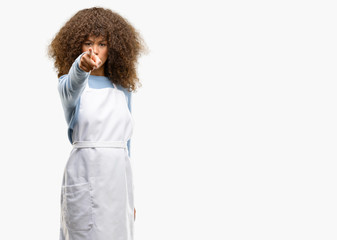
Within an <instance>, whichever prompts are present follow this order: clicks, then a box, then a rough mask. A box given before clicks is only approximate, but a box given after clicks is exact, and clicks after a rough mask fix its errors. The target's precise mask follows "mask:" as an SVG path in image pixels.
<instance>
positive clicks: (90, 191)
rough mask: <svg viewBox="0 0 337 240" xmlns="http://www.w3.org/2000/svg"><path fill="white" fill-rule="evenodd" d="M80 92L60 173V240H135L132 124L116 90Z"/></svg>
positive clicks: (119, 93) (123, 95) (120, 93)
mask: <svg viewBox="0 0 337 240" xmlns="http://www.w3.org/2000/svg"><path fill="white" fill-rule="evenodd" d="M86 81H87V85H86V87H85V89H84V91H83V92H82V95H81V99H80V105H79V113H78V120H77V123H76V124H75V126H74V129H73V149H72V150H71V153H70V156H69V159H68V161H67V164H66V167H65V169H64V175H63V183H62V191H61V227H60V240H133V234H134V207H135V206H134V196H133V193H134V187H133V174H132V163H131V160H130V158H129V156H128V149H127V141H128V140H129V139H130V138H131V135H132V131H133V125H134V120H133V118H132V115H131V113H130V111H129V109H128V105H127V101H126V98H125V94H124V92H123V91H122V90H119V89H117V88H116V85H115V84H114V88H112V87H111V88H101V89H94V88H90V87H89V85H88V79H87V80H86Z"/></svg>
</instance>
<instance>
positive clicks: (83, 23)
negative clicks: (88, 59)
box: [47, 7, 148, 92]
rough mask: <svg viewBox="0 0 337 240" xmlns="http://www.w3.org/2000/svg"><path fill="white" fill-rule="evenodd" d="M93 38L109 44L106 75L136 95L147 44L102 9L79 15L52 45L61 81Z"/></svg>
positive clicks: (51, 53)
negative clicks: (84, 44) (83, 45)
mask: <svg viewBox="0 0 337 240" xmlns="http://www.w3.org/2000/svg"><path fill="white" fill-rule="evenodd" d="M89 36H96V37H99V36H102V37H104V38H106V40H107V42H108V49H109V50H108V59H107V61H106V62H105V66H104V75H105V76H106V77H108V78H109V80H110V81H111V82H114V83H116V84H120V85H121V86H123V87H124V88H126V89H127V90H128V91H129V92H131V91H135V90H136V88H137V84H140V83H139V78H138V76H137V70H136V65H137V60H138V57H139V56H140V55H141V54H142V53H146V52H147V50H148V49H147V47H146V44H145V43H144V41H143V39H142V37H141V36H140V34H139V33H138V31H137V30H136V29H135V28H134V27H133V26H132V25H131V24H130V23H129V22H128V21H127V20H126V19H125V18H123V17H122V16H120V15H119V14H118V13H116V12H113V11H112V10H110V9H106V8H101V7H93V8H87V9H83V10H80V11H78V12H77V13H76V14H75V15H74V16H73V17H71V18H70V19H69V20H68V21H67V22H66V23H65V25H64V26H63V27H62V28H61V29H60V30H59V32H58V33H57V34H56V35H55V37H54V39H53V40H52V41H51V43H50V45H48V49H47V51H48V56H49V57H50V58H53V59H54V61H55V62H54V66H55V68H56V69H57V73H58V77H61V76H62V75H65V74H68V72H69V70H70V68H71V66H72V64H73V62H74V60H75V59H76V58H77V57H78V56H79V55H80V54H81V53H82V44H83V43H84V42H85V41H86V40H87V39H88V37H89ZM140 86H141V84H140Z"/></svg>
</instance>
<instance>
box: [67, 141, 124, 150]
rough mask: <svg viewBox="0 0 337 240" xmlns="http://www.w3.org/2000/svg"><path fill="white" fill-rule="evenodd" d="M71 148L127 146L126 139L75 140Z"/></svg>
mask: <svg viewBox="0 0 337 240" xmlns="http://www.w3.org/2000/svg"><path fill="white" fill-rule="evenodd" d="M73 148H127V141H109V142H104V141H98V142H94V141H75V142H73Z"/></svg>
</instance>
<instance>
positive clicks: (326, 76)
mask: <svg viewBox="0 0 337 240" xmlns="http://www.w3.org/2000/svg"><path fill="white" fill-rule="evenodd" d="M96 5H98V6H103V7H108V8H111V9H112V10H115V11H117V12H118V13H120V14H121V15H122V16H124V17H125V18H127V19H128V20H129V21H130V22H131V23H132V24H133V25H134V26H135V27H136V28H137V29H138V30H139V31H140V32H141V34H142V36H143V38H144V40H145V41H146V43H147V45H148V47H149V49H150V53H149V54H148V55H146V56H143V57H141V58H140V59H139V66H138V72H139V77H140V80H141V82H142V84H143V87H142V88H140V89H139V90H138V92H137V93H135V94H134V98H133V105H132V107H133V117H134V119H135V124H136V125H135V129H134V134H133V137H132V140H131V157H132V161H133V162H134V166H135V168H134V174H135V194H136V210H137V219H136V225H135V228H136V229H135V231H136V232H135V234H136V238H135V239H138V240H141V239H147V240H158V239H160V240H166V239H167V240H172V239H226V240H232V239H233V240H234V239H244V240H247V239H259V240H262V239H266V240H270V239H273V240H275V239H282V240H284V239H296V240H298V239H306V240H307V239H336V237H337V233H336V231H335V230H336V224H337V220H336V215H337V214H336V213H337V207H336V206H337V205H336V202H337V199H336V198H337V194H336V177H337V175H336V166H337V164H336V143H337V141H336V136H337V135H336V130H337V129H336V123H337V114H336V87H337V83H336V65H337V62H336V56H337V54H336V53H337V47H336V46H337V44H336V43H337V34H336V29H337V27H336V22H337V15H336V12H337V9H336V5H335V2H334V1H324V0H323V1H322V0H321V1H299V0H292V1H247V0H246V1H240V0H239V1H215V0H210V1H178V0H171V1H127V0H123V1H92V0H91V1H87V0H81V1H63V0H61V1H12V2H10V1H6V2H5V3H2V7H1V10H0V13H1V14H0V18H1V19H0V22H1V38H0V39H1V40H0V41H1V42H0V43H1V55H2V57H1V70H2V71H1V72H2V74H1V94H0V104H1V105H0V109H1V122H0V132H1V138H0V141H1V153H0V159H1V167H0V183H1V185H0V187H1V196H2V197H1V200H0V201H1V204H0V208H1V214H0V215H1V217H0V219H1V225H2V233H1V235H2V238H4V239H22V238H26V239H41V240H45V239H58V234H59V221H60V216H59V214H60V205H59V204H60V189H61V182H62V174H63V170H64V167H65V164H66V162H67V158H68V155H69V153H70V151H71V145H70V143H69V142H68V139H67V132H66V131H67V125H66V122H65V118H64V115H63V109H62V106H61V101H60V98H59V95H58V92H57V82H58V79H57V76H56V72H55V71H54V69H53V63H52V61H51V60H50V59H48V58H47V55H46V47H47V45H48V44H49V42H50V41H51V39H52V37H53V36H54V34H56V32H57V31H58V30H59V28H60V27H61V26H63V24H64V23H65V22H66V21H67V20H68V19H69V18H70V17H71V16H73V15H74V14H75V13H76V12H77V11H79V10H80V9H83V8H88V7H93V6H96Z"/></svg>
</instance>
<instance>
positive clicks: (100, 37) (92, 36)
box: [87, 35, 106, 41]
mask: <svg viewBox="0 0 337 240" xmlns="http://www.w3.org/2000/svg"><path fill="white" fill-rule="evenodd" d="M87 39H88V40H90V41H106V37H104V36H94V35H90V36H89V37H88V38H87Z"/></svg>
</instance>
